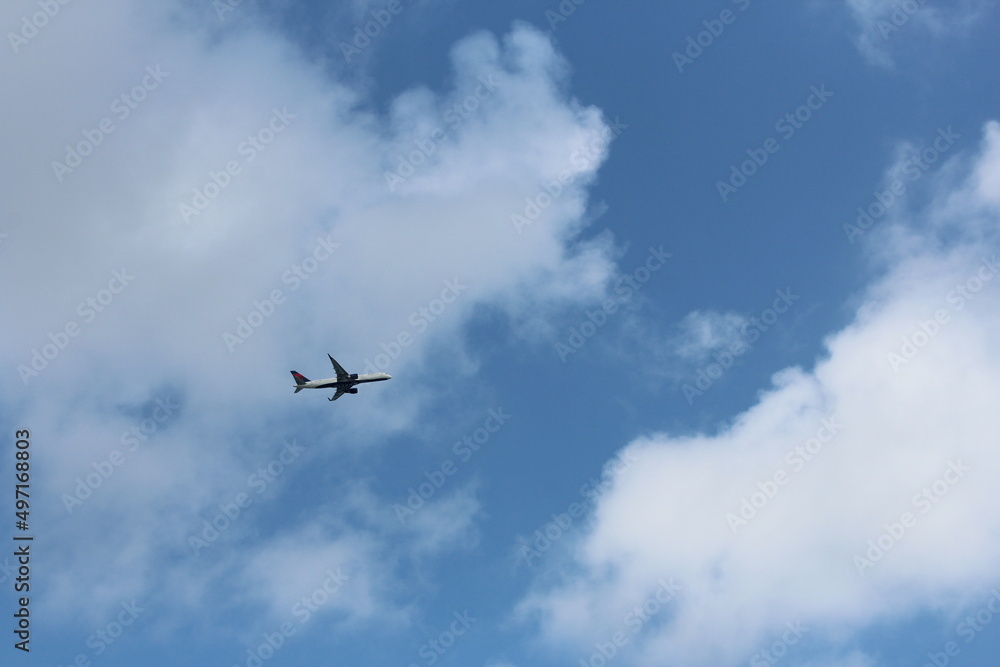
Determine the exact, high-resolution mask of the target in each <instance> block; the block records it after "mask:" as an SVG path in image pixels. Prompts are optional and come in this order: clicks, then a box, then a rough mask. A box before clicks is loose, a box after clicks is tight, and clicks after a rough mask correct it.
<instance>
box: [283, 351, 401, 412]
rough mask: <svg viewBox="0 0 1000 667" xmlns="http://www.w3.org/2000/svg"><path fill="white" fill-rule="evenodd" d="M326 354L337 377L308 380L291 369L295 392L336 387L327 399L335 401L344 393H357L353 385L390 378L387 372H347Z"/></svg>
mask: <svg viewBox="0 0 1000 667" xmlns="http://www.w3.org/2000/svg"><path fill="white" fill-rule="evenodd" d="M326 356H328V357H330V363H331V364H332V365H333V370H335V371H336V372H337V377H332V378H326V379H324V380H310V379H309V378H307V377H306V376H305V375H303V374H302V373H299V372H298V371H292V377H293V378H295V393H296V394H297V393H299V392H300V391H302V390H303V389H336V390H337V391H336V393H334V395H333V396H331V397H330V398H329V399H327V400H330V401H335V400H337V399H338V398H340V397H341V396H343V395H344V394H356V393H358V390H357V389H355V388H354V385H357V384H364V383H366V382H381V381H382V380H391V379H392V376H391V375H389V374H388V373H365V374H364V375H358V374H357V373H348V372H347V371H346V370H344V367H343V366H341V365H340V364H338V363H337V360H336V359H334V358H333V357H332V356H330V355H329V354H327V355H326Z"/></svg>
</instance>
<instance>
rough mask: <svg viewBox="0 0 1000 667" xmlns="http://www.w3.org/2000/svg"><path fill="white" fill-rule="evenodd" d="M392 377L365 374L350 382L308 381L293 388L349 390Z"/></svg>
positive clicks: (335, 379) (332, 379)
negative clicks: (359, 385) (355, 386)
mask: <svg viewBox="0 0 1000 667" xmlns="http://www.w3.org/2000/svg"><path fill="white" fill-rule="evenodd" d="M391 379H392V376H391V375H389V374H388V373H365V374H364V375H358V376H356V377H354V378H352V379H350V380H338V379H337V378H326V379H325V380H310V381H309V382H306V383H305V384H297V385H295V387H301V388H302V389H328V388H331V387H332V388H339V389H350V388H351V387H353V386H354V385H356V384H364V383H365V382H381V381H382V380H391Z"/></svg>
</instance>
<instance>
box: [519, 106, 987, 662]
mask: <svg viewBox="0 0 1000 667" xmlns="http://www.w3.org/2000/svg"><path fill="white" fill-rule="evenodd" d="M998 137H1000V135H998V132H997V125H996V124H995V123H991V124H989V125H988V126H987V127H986V130H985V143H984V148H983V150H982V152H981V154H980V156H979V157H978V158H977V161H976V162H975V164H974V165H972V169H971V177H970V180H969V183H965V184H960V185H959V186H958V187H957V188H955V189H954V190H952V191H944V192H940V194H939V196H938V198H937V199H936V200H935V202H934V203H933V204H932V205H931V206H930V207H929V208H928V210H927V212H925V214H924V215H923V217H924V218H925V219H922V220H917V221H914V225H913V227H912V228H910V229H909V230H907V229H903V228H896V229H894V230H890V231H886V232H885V233H883V234H879V235H873V236H872V238H871V239H870V241H871V242H878V243H888V242H895V241H896V240H897V239H900V238H903V237H907V238H908V242H907V243H905V244H901V245H899V246H895V247H896V248H897V249H896V251H895V252H893V251H892V250H891V248H890V249H889V250H886V249H884V248H883V251H884V252H883V254H885V253H888V254H889V255H891V256H892V257H893V262H892V267H891V269H890V271H889V272H888V273H887V274H886V275H885V276H884V277H883V278H881V279H879V280H878V281H877V282H876V283H875V284H873V285H872V286H871V287H870V289H868V290H867V293H866V296H865V299H864V301H863V303H862V305H861V306H860V307H859V309H858V312H857V316H856V319H855V321H854V322H853V323H852V324H851V325H850V326H848V327H847V328H846V329H844V330H842V331H840V332H838V333H836V334H834V335H832V336H831V337H830V338H829V339H828V341H827V348H828V354H827V356H826V357H825V358H823V359H821V360H819V361H818V362H817V364H816V366H815V368H814V369H813V370H811V371H804V370H802V369H798V368H790V369H786V370H784V371H781V372H779V373H777V374H775V376H774V386H773V387H772V388H771V389H770V390H768V391H767V392H765V393H764V394H763V395H762V396H761V399H760V401H759V402H758V403H757V404H756V405H755V406H753V407H752V408H751V409H749V410H748V411H746V412H745V413H743V414H741V415H739V416H738V417H737V418H736V419H735V420H734V422H733V423H732V424H731V425H729V426H727V427H725V428H724V429H722V430H721V431H720V432H719V433H717V434H714V435H703V434H695V435H689V436H682V435H671V434H667V433H656V434H652V435H649V436H646V437H642V438H638V439H637V440H635V441H633V442H632V443H630V444H629V445H628V447H627V448H626V451H628V452H630V453H631V454H633V455H634V456H635V457H636V458H637V459H638V460H639V461H641V465H637V466H633V467H632V468H631V469H630V470H628V471H627V472H625V473H624V474H622V475H621V476H620V477H619V478H618V479H616V482H615V484H614V486H613V487H612V488H611V489H610V490H609V491H608V492H607V493H606V494H605V495H604V496H603V497H602V498H601V500H600V502H599V504H598V506H597V508H596V510H595V516H596V525H595V527H594V528H593V530H592V531H591V532H590V533H589V534H588V535H586V536H585V537H583V538H582V539H581V540H580V542H579V543H577V544H576V545H575V550H574V558H573V560H574V563H573V567H572V568H570V569H569V570H568V571H571V572H579V574H576V575H568V574H567V575H564V577H563V583H561V584H559V585H556V586H543V585H541V584H539V586H538V587H537V588H536V589H535V591H534V592H533V593H532V594H531V595H530V596H529V597H528V598H527V599H526V600H525V601H524V602H523V604H522V605H521V611H522V612H523V613H527V614H533V615H534V616H535V617H536V618H537V619H538V621H539V623H540V627H541V630H542V633H543V636H544V637H546V638H547V639H549V640H551V641H554V642H558V643H568V644H570V645H572V646H574V647H580V646H589V644H590V643H591V642H593V638H594V637H600V636H602V633H605V632H606V631H607V630H608V629H609V628H614V627H615V626H616V624H620V623H621V619H622V617H623V616H624V614H625V613H626V612H627V610H628V609H629V608H631V606H632V605H634V604H635V603H636V601H640V600H642V599H643V598H644V597H645V596H647V595H648V592H649V591H650V590H651V589H652V588H654V587H655V585H656V582H657V580H658V579H659V578H662V577H674V578H676V580H677V581H678V582H679V583H680V584H681V585H682V586H683V592H682V594H681V595H680V596H679V597H678V599H677V601H676V606H675V607H673V608H672V610H671V611H670V612H669V614H667V615H665V616H664V618H663V619H662V621H661V622H660V623H659V624H651V625H650V626H649V627H648V628H647V629H645V630H644V631H643V634H642V636H641V637H640V638H639V639H637V641H636V642H635V644H634V646H635V647H636V649H635V653H634V658H635V661H636V664H663V663H665V662H667V663H674V662H676V663H678V664H691V665H696V664H706V665H708V664H711V665H731V664H733V665H734V664H739V663H741V662H743V661H745V660H747V659H749V657H750V656H752V655H753V654H754V653H755V652H756V651H758V650H760V649H762V648H765V647H767V646H768V645H770V644H771V643H772V642H774V641H776V640H779V639H780V638H781V637H782V632H784V628H785V627H786V623H802V624H804V626H805V627H807V628H809V633H810V639H811V646H812V647H813V648H815V647H817V646H823V645H824V643H827V644H829V645H830V647H831V648H830V651H831V656H830V658H831V659H835V658H836V659H840V660H842V661H844V662H845V664H868V661H867V658H865V657H863V656H860V655H857V654H855V655H848V656H838V655H837V653H838V649H837V645H838V638H843V637H844V636H845V633H848V634H849V633H851V632H853V631H857V630H860V629H862V628H864V627H866V626H867V625H868V624H870V623H873V622H875V621H890V620H896V619H905V618H907V617H909V616H910V615H912V614H915V613H917V612H918V611H934V610H939V609H942V608H949V607H951V608H955V607H956V606H958V605H960V603H961V601H962V600H965V599H968V598H969V597H975V596H976V595H977V594H981V593H982V592H983V591H984V590H988V588H989V586H991V585H995V583H996V581H997V580H998V579H1000V570H998V568H997V564H996V562H995V559H991V558H989V556H988V554H991V553H996V550H997V548H1000V537H998V536H1000V520H998V519H997V518H996V517H995V516H991V515H989V514H988V513H986V514H984V513H983V512H982V511H981V508H983V507H986V506H988V503H989V502H990V498H991V497H992V495H993V491H992V489H993V480H995V479H996V476H997V475H998V474H1000V454H998V452H997V449H996V446H995V442H996V438H995V431H996V429H995V424H994V419H993V416H992V415H993V413H994V411H995V405H996V402H997V399H998V398H1000V352H998V351H997V347H996V345H995V338H996V331H997V330H998V326H1000V276H998V275H997V274H998V273H1000V265H998V264H997V257H998V255H997V252H998V250H1000V248H998V244H997V242H996V238H997V234H996V232H997V222H998V221H997V217H996V204H995V202H996V196H997V194H998V192H1000V182H998V181H997V180H996V179H992V180H991V179H990V178H989V176H988V175H989V174H993V173H996V169H997V168H998V166H1000V159H998V156H1000V152H998V145H1000V141H998ZM928 178H931V177H928ZM918 229H923V230H926V229H930V230H933V231H929V232H928V231H923V232H917V231H914V230H918ZM956 232H957V233H956ZM955 239H959V240H955ZM900 248H902V249H903V250H900ZM895 355H898V356H895ZM824 420H827V421H825V422H824ZM741 512H742V514H741ZM904 513H909V516H905V515H904ZM869 540H871V541H872V542H874V543H875V544H876V545H878V544H879V543H880V542H881V547H878V546H876V547H875V548H873V547H872V545H871V544H870V542H869ZM886 547H888V548H887V550H886V551H885V553H881V552H880V549H885V548H886ZM862 559H863V560H862ZM869 559H870V560H869ZM720 637H725V638H726V641H724V642H723V641H719V638H720ZM792 650H794V649H793V648H790V649H789V654H791V651H792ZM803 657H804V656H803Z"/></svg>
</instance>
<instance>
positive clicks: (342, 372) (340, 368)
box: [326, 353, 351, 380]
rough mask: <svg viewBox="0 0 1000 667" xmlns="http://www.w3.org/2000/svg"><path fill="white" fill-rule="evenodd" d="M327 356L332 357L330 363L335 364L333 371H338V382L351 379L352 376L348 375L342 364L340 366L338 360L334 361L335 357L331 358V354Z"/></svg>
mask: <svg viewBox="0 0 1000 667" xmlns="http://www.w3.org/2000/svg"><path fill="white" fill-rule="evenodd" d="M326 356H328V357H330V363H331V364H333V370H335V371H337V379H338V380H349V379H350V377H351V374H350V373H348V372H347V371H345V370H344V367H343V366H341V365H340V364H338V363H337V360H336V359H334V358H333V357H331V356H330V354H329V353H327V355H326Z"/></svg>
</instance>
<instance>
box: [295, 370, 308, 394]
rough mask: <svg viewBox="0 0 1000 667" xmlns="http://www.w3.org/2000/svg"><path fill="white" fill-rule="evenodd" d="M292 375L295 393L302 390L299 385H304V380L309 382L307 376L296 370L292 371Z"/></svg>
mask: <svg viewBox="0 0 1000 667" xmlns="http://www.w3.org/2000/svg"><path fill="white" fill-rule="evenodd" d="M292 377H293V378H295V393H296V394H297V393H299V392H300V391H302V386H301V385H304V384H305V383H306V382H309V378H307V377H306V376H305V375H303V374H302V373H299V372H298V371H292Z"/></svg>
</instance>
